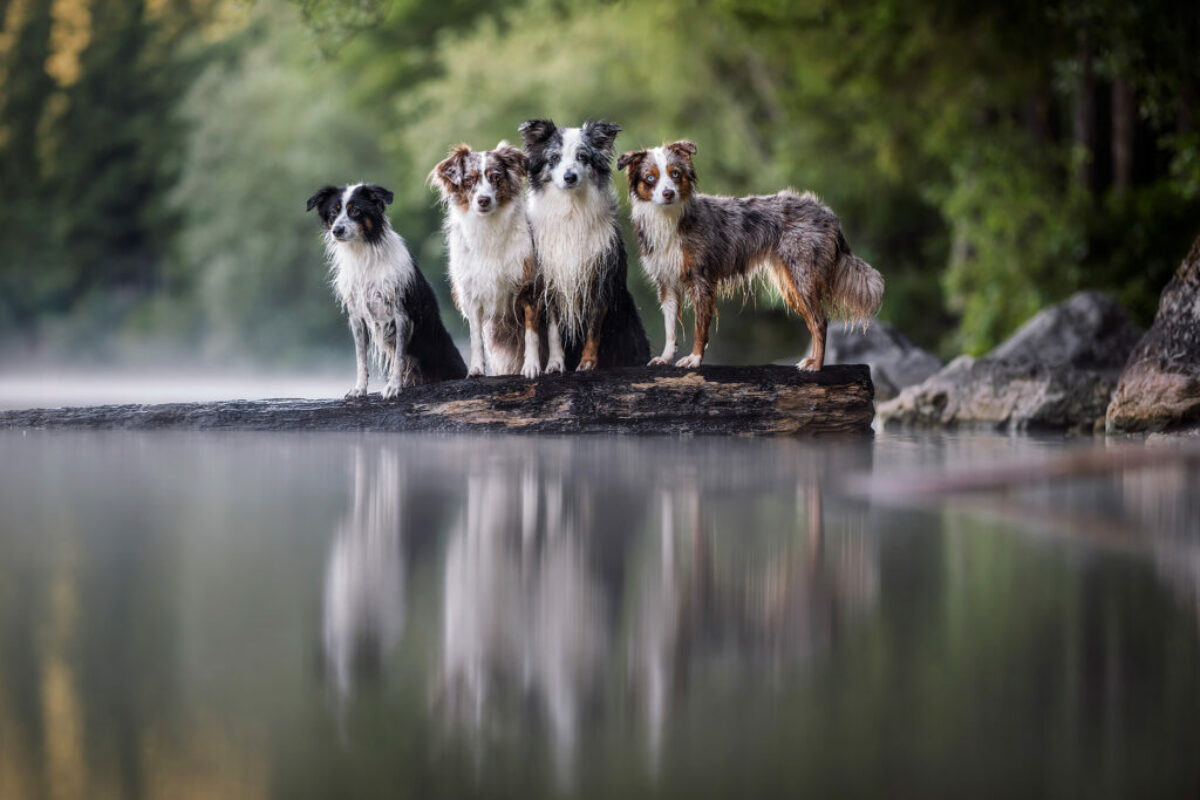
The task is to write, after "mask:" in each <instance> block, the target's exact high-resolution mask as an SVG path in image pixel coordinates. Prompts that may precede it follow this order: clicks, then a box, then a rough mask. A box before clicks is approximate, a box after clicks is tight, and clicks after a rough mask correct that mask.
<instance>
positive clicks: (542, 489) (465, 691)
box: [436, 449, 609, 781]
mask: <svg viewBox="0 0 1200 800" xmlns="http://www.w3.org/2000/svg"><path fill="white" fill-rule="evenodd" d="M519 452H520V453H521V455H523V456H525V458H522V459H521V463H519V464H518V465H516V466H515V468H514V464H513V463H512V462H511V460H510V459H501V458H499V457H497V458H496V459H495V460H492V461H490V462H488V463H485V464H483V465H482V468H481V469H480V470H479V471H478V472H476V473H474V474H472V475H471V476H470V478H469V479H468V486H467V503H466V508H465V510H464V512H463V517H462V519H461V521H460V524H459V526H458V527H457V530H456V531H455V533H454V534H453V538H452V541H451V543H450V545H449V547H448V549H447V552H446V561H445V582H444V607H443V609H444V610H443V635H442V658H441V669H440V671H439V679H438V686H437V689H436V695H437V697H436V699H437V701H438V703H439V704H440V705H441V706H442V707H443V709H444V711H445V712H446V715H447V717H448V718H449V720H450V722H451V724H453V725H456V726H462V727H464V728H465V729H466V730H467V731H468V732H469V733H470V734H472V737H473V738H476V739H478V738H480V737H481V736H482V735H484V734H488V733H494V732H498V729H499V728H501V727H502V726H503V724H504V722H503V721H505V720H515V719H519V718H520V712H521V709H523V708H524V707H526V704H527V703H530V702H532V704H533V705H535V706H536V707H537V708H538V709H539V710H540V712H541V713H542V714H543V715H544V716H545V718H546V720H547V722H548V727H549V730H550V734H551V738H552V743H553V744H552V747H553V753H554V759H555V769H556V774H557V776H558V778H559V780H560V781H565V780H566V779H567V778H568V776H569V774H570V770H571V765H572V761H573V758H574V754H575V751H576V747H577V739H578V732H579V729H580V727H581V716H582V713H583V710H584V708H585V706H586V704H587V702H588V699H589V698H591V697H594V696H595V694H596V693H597V692H598V690H599V678H600V671H601V667H602V660H603V658H604V655H605V653H604V648H605V646H606V643H607V641H608V639H609V634H608V631H607V629H606V620H605V616H604V614H603V613H602V610H601V602H602V599H603V595H602V592H601V590H600V587H599V586H598V585H597V582H596V579H595V577H594V576H593V575H592V573H591V572H590V570H589V566H588V561H589V559H588V558H587V556H586V554H585V552H584V544H585V543H586V541H587V538H586V534H587V531H586V530H585V529H583V528H582V527H581V526H582V525H583V524H584V523H585V522H586V520H587V519H588V518H589V517H590V516H591V515H590V514H588V513H587V512H586V508H587V505H588V503H587V498H586V496H582V497H581V496H580V494H579V491H580V490H579V488H578V487H576V488H575V489H573V490H572V495H571V496H566V495H565V491H564V485H563V482H562V480H561V478H557V477H555V476H557V475H561V470H558V469H547V470H546V471H545V472H542V470H541V467H542V464H541V462H539V460H538V458H537V454H536V453H534V452H533V451H532V450H528V451H527V450H524V449H522V450H520V451H519Z"/></svg>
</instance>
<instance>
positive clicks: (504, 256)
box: [446, 200, 533, 316]
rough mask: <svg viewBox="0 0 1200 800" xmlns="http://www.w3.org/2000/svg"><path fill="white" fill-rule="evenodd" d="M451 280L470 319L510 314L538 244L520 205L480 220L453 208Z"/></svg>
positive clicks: (448, 224) (448, 226) (449, 239)
mask: <svg viewBox="0 0 1200 800" xmlns="http://www.w3.org/2000/svg"><path fill="white" fill-rule="evenodd" d="M446 241H447V244H448V246H449V249H450V280H451V282H453V284H454V289H455V297H456V298H457V300H458V302H459V304H460V306H461V308H460V310H461V311H462V312H463V313H464V314H466V313H467V312H468V310H469V309H470V308H476V309H482V310H483V312H484V314H485V315H487V316H495V315H497V314H500V313H504V312H505V311H507V310H509V308H510V306H511V301H512V298H513V295H514V294H515V293H516V292H517V291H518V289H519V288H520V285H521V283H522V282H523V281H524V279H525V262H526V261H527V260H528V259H529V258H530V257H531V256H532V255H533V239H532V238H531V236H530V233H529V223H528V222H527V220H526V218H525V206H524V203H523V202H521V201H520V200H517V201H514V202H511V203H506V204H505V205H504V206H503V207H501V208H499V209H497V210H496V211H495V212H494V213H492V214H486V215H481V214H476V213H473V212H469V211H463V210H462V209H460V208H458V207H457V206H452V207H451V208H450V210H449V212H448V214H447V217H446Z"/></svg>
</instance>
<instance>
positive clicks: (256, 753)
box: [0, 432, 1200, 799]
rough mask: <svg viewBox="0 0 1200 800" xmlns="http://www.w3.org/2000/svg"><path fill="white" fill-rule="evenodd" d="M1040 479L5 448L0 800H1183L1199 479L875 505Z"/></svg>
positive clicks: (989, 456)
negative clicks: (937, 487)
mask: <svg viewBox="0 0 1200 800" xmlns="http://www.w3.org/2000/svg"><path fill="white" fill-rule="evenodd" d="M1073 447H1103V445H1102V444H1099V445H1092V444H1089V443H1087V442H1083V443H1071V442H1067V441H1064V440H1055V439H1049V440H1046V439H1042V440H1037V439H1028V438H1004V437H988V436H955V437H947V436H937V437H927V438H913V437H894V436H880V437H879V438H877V439H875V440H873V441H834V442H805V441H740V440H739V441H730V440H717V439H705V440H679V439H607V438H581V439H571V440H568V439H550V440H547V439H526V438H505V437H437V436H407V435H395V436H386V435H384V436H381V435H361V436H358V435H350V436H342V435H287V434H273V435H257V434H254V435H252V434H211V433H210V434H162V433H159V434H131V433H91V434H78V433H46V432H42V433H38V432H31V433H28V434H24V435H23V434H20V433H3V434H0V453H2V454H3V455H2V458H0V511H2V514H0V798H5V799H6V798H42V797H45V798H108V797H121V798H143V797H145V798H267V797H271V798H307V797H356V798H357V797H418V798H436V797H468V796H488V797H519V798H527V797H538V796H550V797H622V798H624V797H639V796H663V797H771V798H775V797H797V796H834V795H836V796H887V797H961V796H968V795H969V796H1008V797H1011V796H1062V797H1131V796H1137V797H1147V796H1166V797H1194V796H1197V794H1198V793H1200V491H1197V490H1198V489H1200V472H1198V471H1197V470H1196V468H1195V467H1194V466H1192V467H1189V466H1187V465H1186V464H1185V463H1182V462H1178V461H1172V460H1171V459H1170V458H1164V460H1163V463H1162V465H1159V466H1154V467H1152V468H1150V469H1137V470H1133V469H1130V470H1125V471H1116V472H1108V473H1102V474H1099V475H1095V476H1093V477H1087V478H1069V479H1062V478H1056V479H1050V478H1047V479H1046V480H1035V481H1033V482H1032V483H1030V484H1025V485H1005V486H1002V487H999V488H993V489H990V490H985V491H974V492H959V493H949V494H940V495H933V496H930V497H926V498H925V499H924V500H922V501H921V502H914V501H913V498H912V496H911V492H909V491H908V490H907V489H905V488H904V487H905V485H906V484H905V482H906V481H907V482H908V483H909V484H911V485H913V486H920V485H922V484H921V476H922V475H931V474H949V475H955V474H960V473H962V472H963V471H969V470H979V469H985V470H986V469H987V468H988V466H989V465H991V464H1001V463H1003V464H1011V463H1020V464H1023V465H1026V466H1027V469H1028V471H1029V472H1028V474H1029V475H1030V476H1036V475H1038V474H1039V469H1040V466H1039V465H1042V464H1044V463H1046V462H1047V461H1048V460H1052V459H1054V458H1055V457H1057V456H1059V455H1060V454H1061V453H1063V452H1064V451H1067V450H1069V449H1070V448H1073ZM1163 452H1164V453H1166V452H1168V450H1167V449H1164V451H1163ZM1193 464H1194V462H1193ZM881 482H882V483H883V484H886V485H887V487H888V491H886V492H879V491H876V490H874V489H872V488H871V487H872V486H875V485H877V484H880V483H881ZM897 487H899V488H897Z"/></svg>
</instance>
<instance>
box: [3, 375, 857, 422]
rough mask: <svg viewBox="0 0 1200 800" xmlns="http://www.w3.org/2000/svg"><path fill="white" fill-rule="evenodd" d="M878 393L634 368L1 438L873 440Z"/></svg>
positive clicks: (231, 406)
mask: <svg viewBox="0 0 1200 800" xmlns="http://www.w3.org/2000/svg"><path fill="white" fill-rule="evenodd" d="M874 393H875V390H874V387H873V386H872V385H871V377H870V373H869V371H868V369H867V367H866V366H864V365H858V364H856V365H839V366H827V367H826V368H825V369H824V370H822V371H821V372H816V373H813V372H800V371H798V370H796V369H795V368H794V367H782V366H762V367H701V368H700V369H698V370H684V369H675V368H662V367H656V368H650V367H628V368H623V369H611V370H602V371H599V372H581V373H572V374H569V375H555V376H547V377H543V378H540V379H538V380H534V381H530V380H526V379H524V378H521V377H519V376H505V377H495V378H468V379H466V380H460V381H447V382H445V383H437V384H431V385H428V386H418V387H414V388H412V389H409V390H407V391H405V392H403V393H402V394H401V395H400V397H398V398H396V399H395V400H392V401H389V402H385V401H384V400H383V399H381V398H380V396H379V395H371V396H369V397H366V398H363V399H360V400H341V399H338V400H254V401H250V400H233V401H226V402H218V403H170V404H164V405H120V406H95V407H90V408H60V409H35V410H30V411H5V412H0V428H8V429H14V428H17V429H21V428H24V429H31V428H91V429H136V430H147V429H179V430H251V431H295V430H305V431H346V430H361V431H451V432H466V431H511V432H519V433H635V434H656V433H670V434H680V433H688V434H740V435H781V434H782V435H794V434H802V435H803V434H818V433H868V432H870V430H871V419H872V417H873V416H874V413H875V408H874V403H873V399H874Z"/></svg>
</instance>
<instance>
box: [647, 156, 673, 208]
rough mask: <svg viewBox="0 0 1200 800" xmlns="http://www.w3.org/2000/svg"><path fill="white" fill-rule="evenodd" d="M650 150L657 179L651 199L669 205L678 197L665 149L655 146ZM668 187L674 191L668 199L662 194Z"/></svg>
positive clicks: (658, 203)
mask: <svg viewBox="0 0 1200 800" xmlns="http://www.w3.org/2000/svg"><path fill="white" fill-rule="evenodd" d="M650 152H651V153H653V154H654V165H655V166H656V167H658V181H657V182H656V183H655V184H654V196H653V200H654V202H655V203H656V204H657V205H660V206H662V205H670V204H671V203H674V202H675V201H677V200H678V199H679V187H678V186H676V185H675V181H674V180H672V179H671V169H672V167H671V165H670V163H669V162H668V160H667V151H666V150H665V149H664V148H662V147H656V148H654V149H653V150H651V151H650ZM668 189H670V190H671V191H672V192H674V194H673V195H671V197H670V198H669V199H668V198H666V197H664V196H663V192H664V191H666V190H668Z"/></svg>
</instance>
